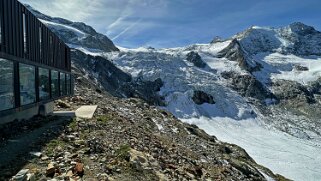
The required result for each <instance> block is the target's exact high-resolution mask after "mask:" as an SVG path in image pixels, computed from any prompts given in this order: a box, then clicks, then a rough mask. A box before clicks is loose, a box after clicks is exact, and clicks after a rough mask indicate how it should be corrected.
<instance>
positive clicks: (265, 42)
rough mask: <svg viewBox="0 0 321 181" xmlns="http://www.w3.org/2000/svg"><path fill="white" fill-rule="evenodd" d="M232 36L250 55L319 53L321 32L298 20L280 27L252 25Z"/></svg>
mask: <svg viewBox="0 0 321 181" xmlns="http://www.w3.org/2000/svg"><path fill="white" fill-rule="evenodd" d="M232 38H236V39H237V40H239V42H240V44H241V45H242V47H243V48H244V49H245V50H246V51H247V52H248V53H249V54H251V55H255V54H258V53H262V52H269V53H282V54H294V55H297V56H309V55H321V43H320V42H321V32H319V31H317V30H315V29H314V28H313V27H311V26H308V25H305V24H303V23H299V22H296V23H292V24H290V25H288V26H285V27H281V28H272V27H259V26H252V27H251V28H248V29H247V30H245V31H243V32H241V33H238V34H237V35H235V36H233V37H232Z"/></svg>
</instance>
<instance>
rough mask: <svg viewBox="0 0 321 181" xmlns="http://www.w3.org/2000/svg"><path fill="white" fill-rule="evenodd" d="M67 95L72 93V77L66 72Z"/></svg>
mask: <svg viewBox="0 0 321 181" xmlns="http://www.w3.org/2000/svg"><path fill="white" fill-rule="evenodd" d="M66 86H67V95H70V94H71V79H70V74H66Z"/></svg>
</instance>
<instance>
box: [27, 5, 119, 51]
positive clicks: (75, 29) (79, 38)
mask: <svg viewBox="0 0 321 181" xmlns="http://www.w3.org/2000/svg"><path fill="white" fill-rule="evenodd" d="M26 7H27V8H28V9H29V10H31V12H32V13H33V14H34V15H35V16H36V17H37V18H38V19H40V20H41V21H42V22H43V23H45V24H46V25H47V26H48V27H49V28H50V29H51V30H52V31H53V32H54V33H55V34H56V35H58V36H59V38H60V39H62V40H63V41H64V42H65V43H67V44H69V45H70V46H72V47H74V46H76V47H77V46H80V47H86V48H89V49H95V50H100V51H105V52H110V51H118V48H117V47H116V46H115V45H114V43H113V42H112V41H111V40H110V39H109V38H108V37H107V36H105V35H103V34H100V33H97V32H96V30H95V29H93V28H92V27H90V26H88V25H86V24H85V23H82V22H72V21H69V20H66V19H63V18H55V17H50V16H47V15H44V14H42V13H40V12H39V11H37V10H35V9H33V8H32V7H31V6H29V5H26Z"/></svg>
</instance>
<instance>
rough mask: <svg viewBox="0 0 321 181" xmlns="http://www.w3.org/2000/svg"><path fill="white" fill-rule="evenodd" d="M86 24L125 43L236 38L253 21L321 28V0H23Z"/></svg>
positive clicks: (173, 43)
mask: <svg viewBox="0 0 321 181" xmlns="http://www.w3.org/2000/svg"><path fill="white" fill-rule="evenodd" d="M20 1H21V2H23V3H27V4H30V5H31V6H33V7H34V8H36V9H37V10H39V11H41V12H43V13H45V14H48V15H51V16H58V17H62V18H66V19H69V20H72V21H81V22H85V23H86V24H88V25H91V26H93V27H94V28H95V29H96V30H97V31H98V32H100V33H103V34H106V35H107V36H108V37H109V38H110V39H112V40H113V41H114V43H115V44H116V45H119V46H123V47H130V48H135V47H140V46H152V47H156V48H161V47H177V46H185V45H188V44H193V43H208V42H210V41H211V40H212V39H213V37H215V36H221V37H223V38H227V37H230V36H232V35H234V34H236V33H237V32H240V31H243V30H244V29H246V28H248V27H251V26H253V25H257V26H272V27H279V26H286V25H288V24H290V23H292V22H297V21H300V22H303V23H305V24H307V25H311V26H314V27H315V28H316V29H318V30H321V1H320V0H50V1H48V0H20Z"/></svg>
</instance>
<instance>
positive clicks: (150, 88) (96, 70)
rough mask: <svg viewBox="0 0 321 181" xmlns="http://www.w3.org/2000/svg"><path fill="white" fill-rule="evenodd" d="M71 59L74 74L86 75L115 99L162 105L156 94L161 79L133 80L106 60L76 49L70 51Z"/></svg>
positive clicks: (160, 85)
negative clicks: (128, 99) (131, 98)
mask: <svg viewBox="0 0 321 181" xmlns="http://www.w3.org/2000/svg"><path fill="white" fill-rule="evenodd" d="M71 57H72V62H73V65H72V68H73V72H74V74H80V75H81V74H86V76H87V77H89V78H90V79H91V80H92V83H93V84H95V85H97V86H98V87H99V89H101V90H105V91H107V92H108V93H109V94H111V95H113V96H116V97H122V98H127V97H128V98H129V97H136V98H141V99H143V100H145V101H146V102H148V103H150V104H153V105H163V104H164V103H163V98H162V97H161V96H160V95H159V94H158V93H157V92H158V91H159V90H160V88H161V87H162V85H163V82H162V80H161V79H156V80H153V81H144V80H141V79H139V78H133V77H132V76H131V75H130V74H128V73H125V72H123V71H122V70H120V69H119V68H118V67H116V66H115V65H114V64H113V63H112V62H111V61H109V60H107V59H106V58H104V57H101V56H91V55H87V54H85V53H83V52H81V51H79V50H76V49H74V50H72V54H71ZM80 81H81V80H80Z"/></svg>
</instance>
